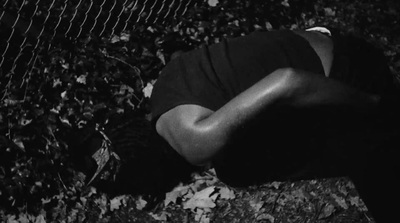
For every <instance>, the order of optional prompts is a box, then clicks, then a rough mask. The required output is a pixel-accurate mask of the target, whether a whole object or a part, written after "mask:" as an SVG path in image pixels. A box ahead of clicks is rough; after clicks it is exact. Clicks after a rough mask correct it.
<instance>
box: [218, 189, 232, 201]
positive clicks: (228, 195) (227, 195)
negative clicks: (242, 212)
mask: <svg viewBox="0 0 400 223" xmlns="http://www.w3.org/2000/svg"><path fill="white" fill-rule="evenodd" d="M219 194H220V195H221V198H222V199H226V200H230V199H235V192H234V191H233V190H231V189H229V188H227V187H221V188H220V189H219Z"/></svg>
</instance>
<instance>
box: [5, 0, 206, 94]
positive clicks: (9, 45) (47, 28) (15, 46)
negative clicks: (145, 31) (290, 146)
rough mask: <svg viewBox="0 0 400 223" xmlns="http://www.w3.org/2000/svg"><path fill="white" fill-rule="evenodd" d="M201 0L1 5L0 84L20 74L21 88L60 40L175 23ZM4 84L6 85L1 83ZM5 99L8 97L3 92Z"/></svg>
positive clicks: (42, 0)
mask: <svg viewBox="0 0 400 223" xmlns="http://www.w3.org/2000/svg"><path fill="white" fill-rule="evenodd" d="M198 2H199V1H198V0H159V1H151V0H99V1H95V0H89V1H88V0H63V1H56V0H22V1H11V0H3V1H0V77H1V76H2V78H1V80H0V86H1V87H2V91H6V90H7V89H8V88H9V87H10V85H11V82H12V80H13V78H15V77H14V76H15V74H18V78H19V79H20V80H21V81H20V83H21V87H22V85H23V84H24V81H25V80H26V79H29V78H26V76H27V75H30V73H31V72H32V70H33V69H35V68H36V67H37V64H36V63H37V61H38V57H40V55H41V53H45V52H48V51H49V50H51V49H52V48H54V47H56V45H57V43H58V42H59V41H63V40H66V39H67V40H70V41H72V42H73V41H76V40H77V39H79V38H84V37H87V36H88V35H92V36H97V37H106V38H111V37H112V36H113V35H117V34H120V33H123V32H126V31H131V30H134V28H135V26H136V25H138V24H145V25H146V24H154V23H161V24H166V23H169V22H171V21H176V20H177V19H179V17H181V16H183V15H184V14H185V13H186V12H187V11H188V9H189V8H191V7H194V6H195V5H196V4H198ZM1 82H2V83H1ZM2 95H3V96H2V99H4V98H5V97H6V95H7V93H4V92H3V94H2Z"/></svg>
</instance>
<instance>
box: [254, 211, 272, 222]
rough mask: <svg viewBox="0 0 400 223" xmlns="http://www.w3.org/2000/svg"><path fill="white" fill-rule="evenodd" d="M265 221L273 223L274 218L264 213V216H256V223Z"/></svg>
mask: <svg viewBox="0 0 400 223" xmlns="http://www.w3.org/2000/svg"><path fill="white" fill-rule="evenodd" d="M265 220H268V221H269V222H271V223H274V222H275V218H274V216H272V215H270V214H266V213H264V214H260V215H259V216H257V222H260V221H265Z"/></svg>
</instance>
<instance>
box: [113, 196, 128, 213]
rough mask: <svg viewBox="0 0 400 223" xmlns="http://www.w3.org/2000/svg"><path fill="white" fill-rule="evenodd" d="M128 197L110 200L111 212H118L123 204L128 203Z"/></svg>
mask: <svg viewBox="0 0 400 223" xmlns="http://www.w3.org/2000/svg"><path fill="white" fill-rule="evenodd" d="M125 199H126V196H125V195H121V196H117V197H114V198H113V199H111V200H110V211H114V210H118V209H119V207H120V206H121V204H123V203H126V201H125Z"/></svg>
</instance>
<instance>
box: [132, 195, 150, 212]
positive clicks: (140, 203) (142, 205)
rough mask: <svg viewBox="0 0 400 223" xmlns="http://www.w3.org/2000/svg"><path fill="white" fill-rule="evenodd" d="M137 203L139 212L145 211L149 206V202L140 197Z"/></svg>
mask: <svg viewBox="0 0 400 223" xmlns="http://www.w3.org/2000/svg"><path fill="white" fill-rule="evenodd" d="M135 203H136V209H138V210H139V211H141V210H143V208H145V207H146V205H147V201H145V200H143V198H142V197H141V196H139V197H138V199H137V200H136V202H135Z"/></svg>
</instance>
